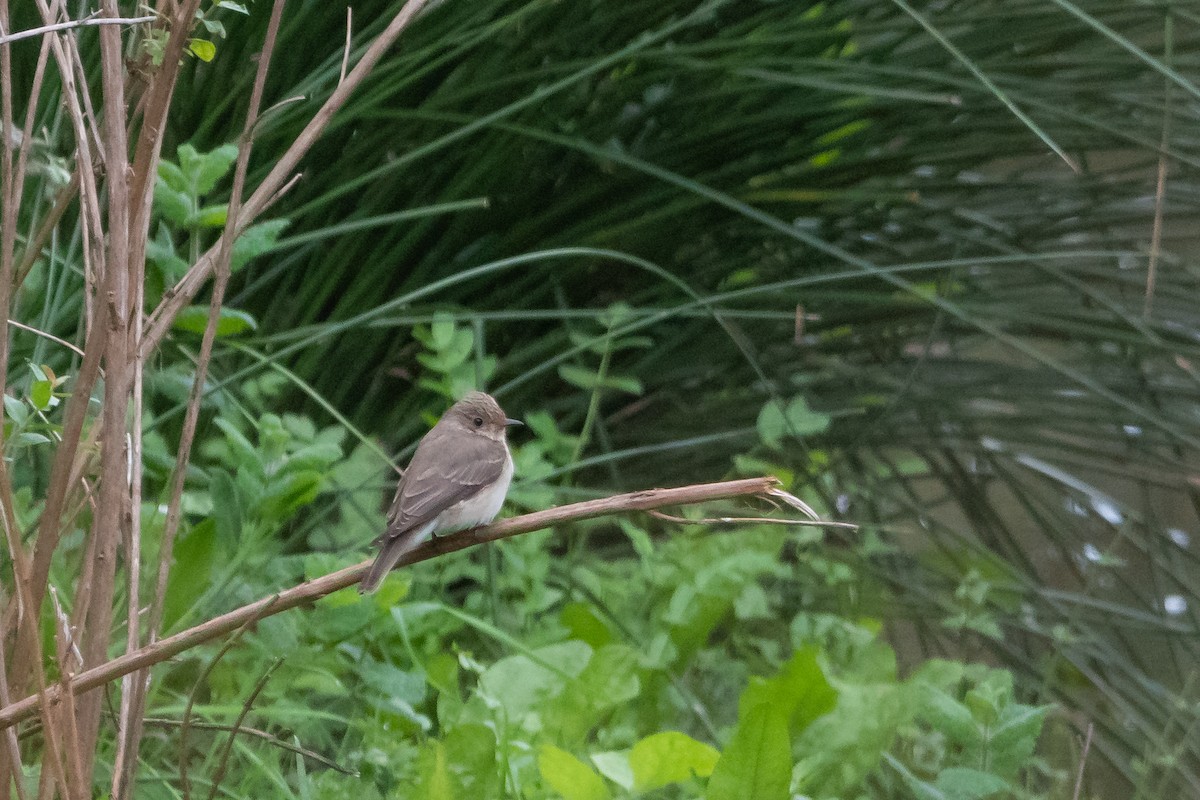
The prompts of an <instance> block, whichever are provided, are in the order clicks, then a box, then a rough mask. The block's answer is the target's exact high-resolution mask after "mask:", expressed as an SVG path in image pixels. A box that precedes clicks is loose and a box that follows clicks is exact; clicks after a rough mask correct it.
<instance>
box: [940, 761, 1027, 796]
mask: <svg viewBox="0 0 1200 800" xmlns="http://www.w3.org/2000/svg"><path fill="white" fill-rule="evenodd" d="M934 785H936V786H937V788H938V789H940V790H941V791H942V792H944V793H945V795H946V797H948V798H951V800H980V799H981V798H984V797H987V796H989V795H993V794H999V793H1001V792H1004V793H1005V794H1006V795H1010V794H1011V795H1015V794H1016V793H1015V792H1014V791H1013V787H1012V786H1010V785H1009V784H1008V781H1006V780H1004V779H1002V778H999V777H997V776H995V775H992V774H991V773H989V772H980V771H979V770H977V769H969V768H967V767H948V768H946V769H944V770H942V771H941V772H939V773H938V776H937V780H936V781H935V782H934Z"/></svg>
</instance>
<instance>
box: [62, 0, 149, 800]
mask: <svg viewBox="0 0 1200 800" xmlns="http://www.w3.org/2000/svg"><path fill="white" fill-rule="evenodd" d="M102 11H103V14H104V16H107V17H117V16H119V13H118V11H117V3H116V0H104V2H103V4H102ZM99 38H100V69H101V85H102V87H103V92H104V103H103V108H104V123H103V124H104V128H103V141H104V150H105V165H106V169H107V175H106V185H107V187H108V246H107V252H106V254H105V262H106V264H107V269H106V270H105V273H104V275H103V296H102V297H101V298H100V301H101V302H102V303H104V304H105V305H106V306H107V315H108V341H107V346H106V347H105V357H104V361H105V381H104V406H103V412H102V416H103V420H104V441H103V444H102V449H101V456H100V471H101V479H100V494H99V499H98V507H97V510H96V516H95V518H94V519H93V522H92V530H91V541H92V545H93V547H94V562H93V564H94V572H93V575H92V584H91V596H90V598H89V600H88V603H87V605H86V606H85V607H83V608H76V609H75V624H76V629H77V630H79V631H82V632H84V633H85V638H84V639H83V646H82V648H81V649H82V651H83V663H84V666H85V668H86V667H88V666H93V665H95V664H99V663H101V662H103V661H104V659H105V656H106V654H107V651H108V641H109V632H110V630H111V628H112V617H113V604H112V600H113V590H114V583H115V579H116V558H117V544H118V542H119V540H120V538H121V530H122V527H123V525H124V524H125V523H126V521H127V520H126V515H127V514H129V513H130V510H129V486H128V482H127V469H126V463H127V462H126V453H125V448H124V447H123V446H122V445H123V444H124V438H125V436H124V434H125V431H126V428H127V424H128V423H127V417H128V413H129V401H130V395H131V392H132V388H133V383H134V375H133V373H134V372H135V371H136V368H137V362H136V359H134V358H132V357H131V356H132V345H133V342H131V340H130V339H131V332H132V331H131V325H130V323H131V318H132V312H131V309H130V298H131V297H132V296H133V291H132V289H131V286H130V274H131V273H136V272H137V268H136V267H135V266H134V265H133V264H132V263H131V259H130V248H129V244H130V228H129V220H130V214H129V211H130V196H129V175H128V164H129V151H128V139H127V136H126V129H125V125H126V121H125V63H124V59H123V56H122V47H121V31H120V29H119V28H117V27H115V26H113V25H105V26H102V27H101V28H100V36H99ZM100 702H101V696H100V695H99V694H97V693H91V694H87V695H84V696H83V697H80V698H79V700H78V704H77V705H78V721H77V725H78V730H79V740H78V746H79V750H80V752H81V753H82V754H83V757H84V764H83V774H82V775H81V776H80V784H81V785H80V787H79V796H81V797H84V796H89V795H90V794H91V786H92V771H93V768H94V765H95V749H96V739H97V736H98V734H99V729H100Z"/></svg>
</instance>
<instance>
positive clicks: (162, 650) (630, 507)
mask: <svg viewBox="0 0 1200 800" xmlns="http://www.w3.org/2000/svg"><path fill="white" fill-rule="evenodd" d="M777 484H778V481H776V480H775V478H769V477H765V478H746V479H743V480H736V481H723V482H720V483H701V484H694V485H691V486H680V487H677V488H673V489H647V490H644V491H640V492H630V493H628V494H619V495H614V496H612V497H604V498H600V499H597V500H587V501H584V502H582V503H572V504H571V505H566V506H559V507H557V508H550V509H546V510H545V511H535V512H533V513H532V514H525V515H522V516H520V517H513V518H511V519H503V520H499V521H497V522H493V523H492V524H491V525H487V526H484V527H481V528H479V529H477V530H475V531H474V532H472V533H471V534H462V535H458V536H444V537H441V538H438V539H435V540H433V541H431V542H427V543H426V544H424V545H422V546H421V547H418V548H417V549H415V550H413V551H412V552H410V553H408V554H407V555H406V556H405V557H404V558H402V559H401V560H400V561H399V563H398V564H397V566H407V565H409V564H415V563H417V562H419V561H428V560H429V559H431V558H436V557H438V556H441V555H445V554H447V553H453V552H456V551H458V550H463V549H466V548H468V547H473V546H475V545H478V544H481V543H483V542H494V541H497V540H499V539H507V538H508V537H510V536H516V535H518V534H522V533H529V532H530V531H536V530H541V529H543V528H549V527H552V526H554V525H558V524H561V523H565V522H573V521H576V520H581V519H591V518H593V517H602V516H608V515H612V514H620V513H623V512H627V511H649V510H651V509H656V508H662V507H664V506H680V505H693V504H696V503H705V502H711V501H713V500H728V499H730V498H733V497H768V496H770V494H771V492H772V490H773V489H774V488H775V487H776V485H777ZM370 565H371V561H370V560H367V561H363V562H362V563H359V564H355V565H354V566H351V567H346V568H344V569H340V570H338V571H337V572H332V573H330V574H328V575H324V576H322V577H320V578H315V579H313V580H311V581H305V582H304V583H301V584H298V585H297V586H293V587H292V588H290V589H287V590H284V591H282V592H279V593H278V594H275V595H272V596H270V597H266V598H263V599H261V600H257V601H255V602H253V603H250V604H248V605H245V606H242V607H241V608H237V609H234V610H233V611H230V612H227V613H225V614H222V615H221V616H219V617H214V618H213V619H210V620H208V621H207V622H204V623H201V624H200V625H197V626H195V627H193V628H189V629H187V630H185V631H181V632H180V633H177V634H175V635H174V636H168V637H167V638H165V639H161V640H160V641H158V642H155V643H154V644H152V645H148V646H146V647H143V648H141V649H140V650H138V651H136V652H133V653H126V654H125V655H122V656H120V657H118V658H114V659H112V660H111V661H109V662H107V663H104V664H100V665H97V666H95V667H92V668H90V669H87V670H85V671H84V672H81V673H80V674H79V675H77V676H75V680H74V682H73V687H74V690H75V692H76V693H77V694H82V693H84V692H87V691H89V690H91V689H95V688H96V687H98V686H103V685H104V684H106V683H108V682H109V681H112V680H116V679H117V678H120V677H121V676H122V675H126V674H128V673H130V672H133V671H134V670H138V669H141V668H143V667H148V666H152V665H154V664H158V663H160V662H162V661H165V660H167V659H168V658H171V657H173V656H176V655H178V654H179V653H182V652H184V651H186V650H190V649H191V648H193V647H196V646H197V645H200V644H203V643H205V642H208V641H211V640H213V639H216V638H217V637H219V636H223V635H225V634H227V633H230V632H231V631H234V630H237V628H239V627H241V626H242V625H244V624H245V622H246V620H248V619H253V618H254V617H256V616H261V617H266V616H272V615H274V614H278V613H281V612H283V611H287V610H288V609H292V608H296V607H297V606H301V605H305V604H308V603H312V602H313V601H315V600H319V599H320V598H322V597H325V596H326V595H328V594H331V593H333V592H336V591H338V590H339V589H345V588H347V587H349V586H353V585H354V584H356V583H358V582H359V580H361V579H362V577H363V575H364V574H366V571H367V569H368V568H369V567H370ZM264 609H265V610H264ZM46 694H47V699H48V700H50V701H51V702H55V701H57V700H58V699H59V696H58V693H57V691H56V690H55V689H54V688H53V687H52V688H50V689H48V690H47V692H46ZM37 703H38V699H37V696H36V695H35V696H32V697H25V698H23V699H21V700H18V701H17V702H15V703H12V704H10V705H8V706H5V707H4V708H0V729H3V728H7V727H9V726H10V725H14V724H16V723H18V722H20V721H22V720H25V719H28V718H29V717H30V716H32V715H33V714H34V713H35V712H36V710H37Z"/></svg>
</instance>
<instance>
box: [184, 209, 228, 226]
mask: <svg viewBox="0 0 1200 800" xmlns="http://www.w3.org/2000/svg"><path fill="white" fill-rule="evenodd" d="M228 215H229V206H227V205H213V206H205V207H204V208H202V209H200V210H199V211H197V212H196V213H195V214H192V215H191V216H190V217H188V221H187V226H188V227H189V228H223V227H224V226H225V219H226V218H227V217H228Z"/></svg>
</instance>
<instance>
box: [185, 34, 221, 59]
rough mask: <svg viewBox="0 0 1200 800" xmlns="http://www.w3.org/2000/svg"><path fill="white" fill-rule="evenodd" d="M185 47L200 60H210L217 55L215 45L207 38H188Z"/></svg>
mask: <svg viewBox="0 0 1200 800" xmlns="http://www.w3.org/2000/svg"><path fill="white" fill-rule="evenodd" d="M187 49H188V52H190V53H191V54H192V55H194V56H195V57H196V58H198V59H200V60H201V61H212V60H213V58H214V57H215V56H216V55H217V46H216V45H215V44H213V43H212V42H210V41H209V40H208V39H188V41H187Z"/></svg>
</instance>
